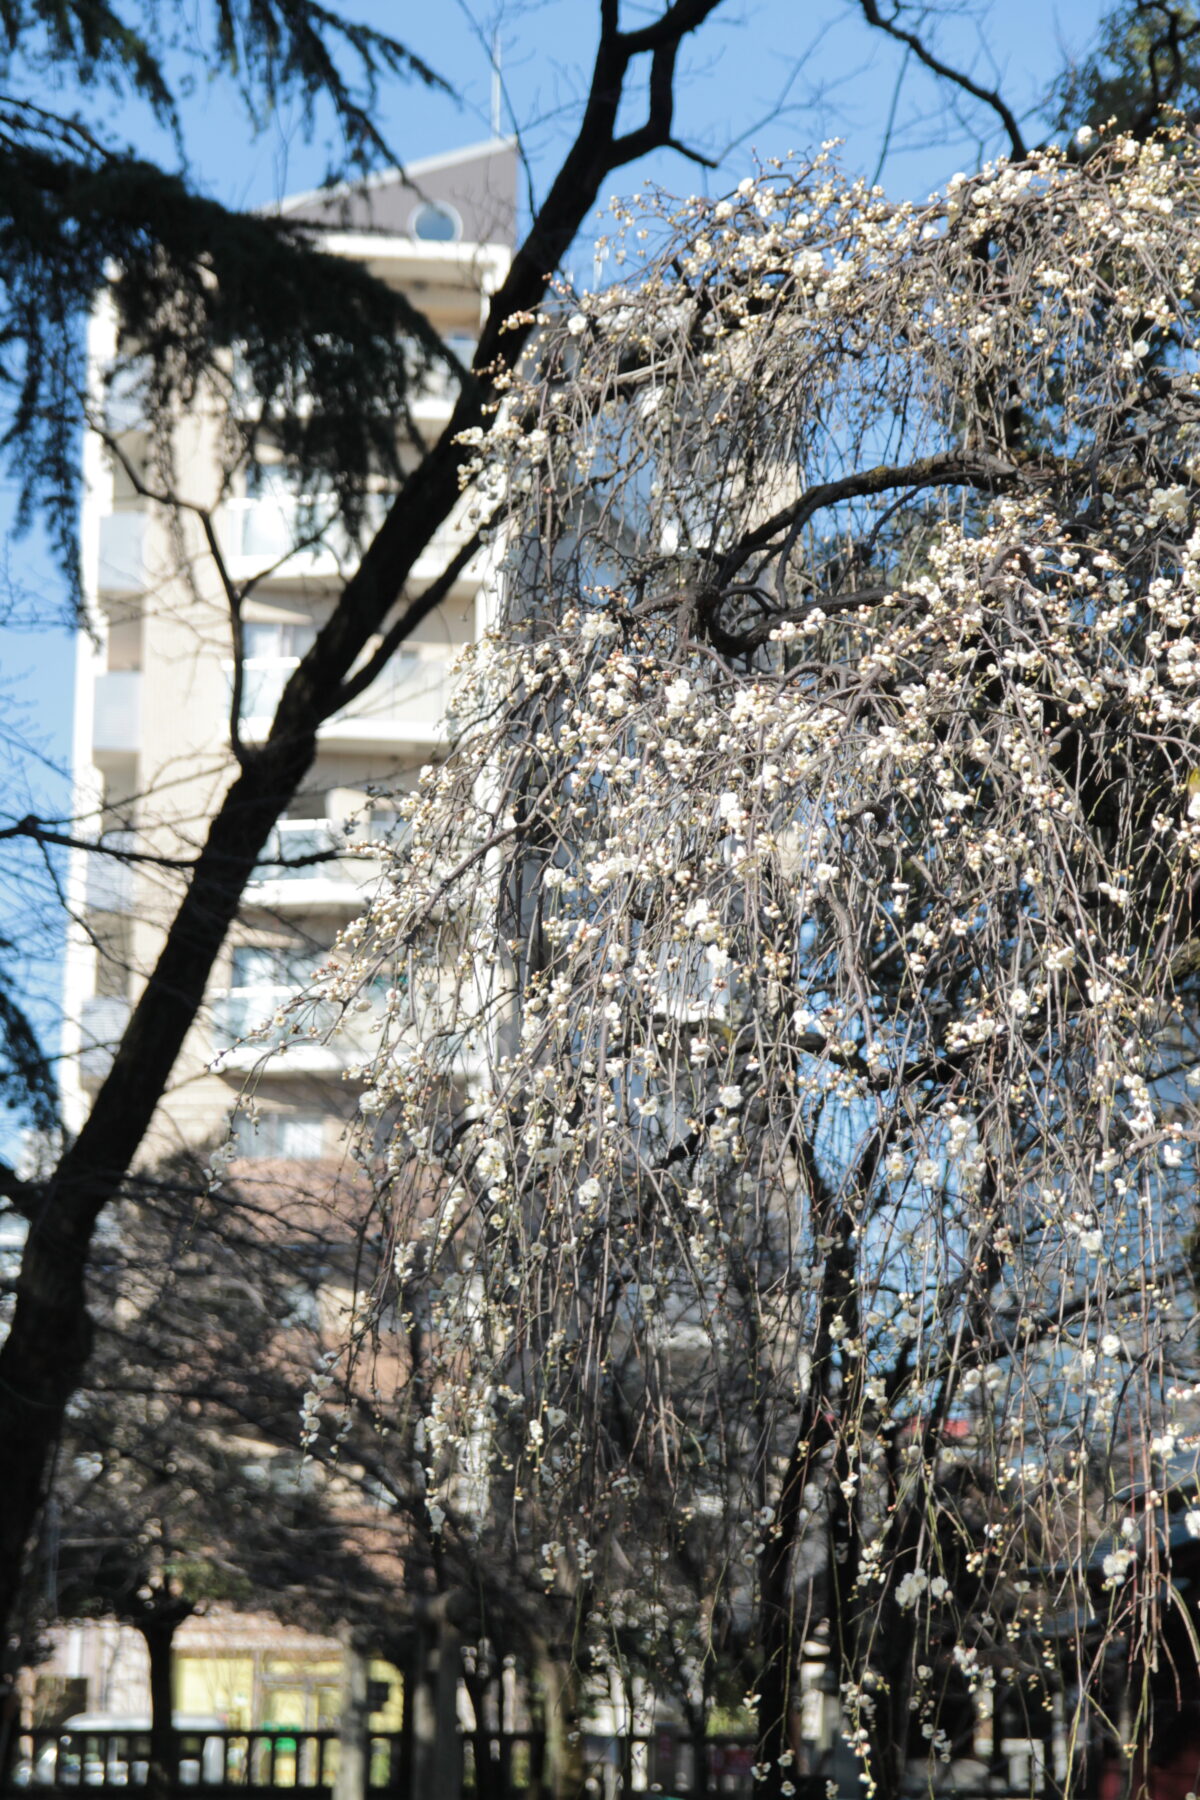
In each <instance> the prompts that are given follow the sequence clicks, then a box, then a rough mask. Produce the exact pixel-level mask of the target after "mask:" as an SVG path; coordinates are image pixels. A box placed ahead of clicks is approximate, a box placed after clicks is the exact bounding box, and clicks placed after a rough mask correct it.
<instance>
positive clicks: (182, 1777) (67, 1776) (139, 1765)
mask: <svg viewBox="0 0 1200 1800" xmlns="http://www.w3.org/2000/svg"><path fill="white" fill-rule="evenodd" d="M175 1740H176V1742H175V1761H176V1768H177V1770H178V1785H179V1787H180V1788H202V1789H214V1788H219V1789H226V1788H230V1789H235V1790H237V1792H239V1793H246V1792H252V1791H254V1790H255V1789H262V1790H270V1791H274V1790H276V1789H278V1788H297V1789H300V1790H302V1791H305V1792H309V1793H322V1794H325V1793H328V1792H329V1790H330V1789H331V1788H332V1786H333V1782H334V1779H335V1777H336V1775H337V1763H338V1734H337V1732H336V1731H301V1730H300V1729H299V1728H298V1727H293V1726H281V1727H273V1728H272V1729H270V1730H265V1729H263V1730H253V1731H250V1730H248V1731H203V1732H199V1731H177V1732H176V1733H175ZM400 1744H401V1735H400V1733H398V1732H390V1733H382V1734H379V1733H374V1732H373V1733H372V1734H371V1738H370V1758H369V1771H368V1784H369V1786H370V1787H371V1788H372V1789H395V1788H396V1787H397V1784H398V1782H399V1779H400V1764H401V1755H400ZM149 1768H150V1735H149V1733H148V1732H130V1731H127V1730H126V1731H79V1730H74V1731H69V1730H66V1729H65V1728H61V1729H59V1730H57V1731H46V1730H37V1731H22V1732H20V1733H19V1734H18V1736H17V1742H16V1745H15V1754H14V1756H13V1759H12V1762H11V1763H10V1767H9V1774H8V1780H7V1783H6V1791H7V1792H13V1791H23V1790H28V1789H37V1790H40V1791H47V1790H54V1791H61V1790H64V1789H68V1788H70V1789H74V1788H80V1787H88V1788H130V1787H134V1788H136V1787H145V1786H146V1784H147V1781H148V1779H149Z"/></svg>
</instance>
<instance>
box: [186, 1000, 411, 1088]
mask: <svg viewBox="0 0 1200 1800" xmlns="http://www.w3.org/2000/svg"><path fill="white" fill-rule="evenodd" d="M296 1000H297V990H296V989H295V987H282V986H274V987H273V986H267V985H256V986H254V987H231V988H226V989H225V990H224V992H223V993H218V994H215V995H214V996H213V1003H212V1018H213V1048H214V1050H215V1051H216V1052H217V1061H218V1066H219V1068H220V1069H221V1070H222V1071H227V1070H235V1069H236V1070H250V1069H253V1070H255V1071H256V1072H257V1073H259V1074H264V1075H297V1074H309V1075H341V1074H343V1073H344V1072H345V1071H346V1070H347V1069H348V1068H352V1067H353V1066H354V1065H355V1064H357V1063H361V1062H363V1061H365V1060H366V1059H367V1058H368V1057H370V1056H372V1055H373V1054H374V1051H375V1047H376V1043H377V1041H378V1040H377V1038H376V1036H375V1034H374V1032H373V1030H372V1023H373V1020H374V1019H375V1018H376V1017H377V1015H376V1014H375V1013H374V1012H373V1011H368V1012H356V1011H354V1010H353V1008H352V1007H351V1008H348V1009H343V1008H342V1007H341V1006H340V1005H339V1004H336V1003H335V1002H333V1001H326V1000H317V1001H301V1002H300V1003H299V1004H297V1005H295V1007H294V1010H291V1011H289V1010H288V1009H289V1007H291V1006H292V1005H293V1003H294V1002H296Z"/></svg>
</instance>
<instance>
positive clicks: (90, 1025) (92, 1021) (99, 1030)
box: [79, 994, 129, 1087]
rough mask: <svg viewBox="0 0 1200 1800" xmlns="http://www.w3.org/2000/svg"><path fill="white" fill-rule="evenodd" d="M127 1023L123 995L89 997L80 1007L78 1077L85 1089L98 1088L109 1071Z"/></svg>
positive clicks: (126, 1003) (127, 1006)
mask: <svg viewBox="0 0 1200 1800" xmlns="http://www.w3.org/2000/svg"><path fill="white" fill-rule="evenodd" d="M128 1023H129V1001H128V1000H127V999H126V998H125V996H124V994H93V995H92V996H91V998H90V999H88V1000H85V1001H84V1003H83V1018H82V1020H81V1021H80V1050H79V1073H80V1076H81V1078H82V1079H83V1081H84V1082H85V1084H86V1085H87V1086H89V1087H99V1085H100V1083H101V1082H102V1081H103V1080H104V1077H105V1076H106V1075H107V1074H108V1071H109V1070H110V1069H111V1068H112V1064H113V1057H114V1056H115V1055H116V1050H117V1045H118V1044H119V1043H120V1041H121V1037H122V1035H123V1033H124V1030H125V1027H126V1025H128Z"/></svg>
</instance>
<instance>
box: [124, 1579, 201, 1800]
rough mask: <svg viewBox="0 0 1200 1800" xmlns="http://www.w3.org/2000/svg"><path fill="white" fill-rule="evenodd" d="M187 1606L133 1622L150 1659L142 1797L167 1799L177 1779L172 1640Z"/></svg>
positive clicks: (173, 1790) (175, 1785) (174, 1787)
mask: <svg viewBox="0 0 1200 1800" xmlns="http://www.w3.org/2000/svg"><path fill="white" fill-rule="evenodd" d="M190 1610H191V1608H190V1607H189V1608H187V1609H186V1610H182V1609H172V1610H171V1611H169V1612H167V1613H166V1614H160V1615H159V1616H157V1617H155V1618H153V1619H140V1620H139V1621H138V1625H137V1629H138V1630H139V1631H140V1632H141V1634H142V1637H143V1639H144V1641H145V1645H146V1654H147V1655H148V1657H149V1659H150V1764H149V1769H148V1772H147V1776H146V1800H171V1796H172V1795H173V1794H174V1792H175V1789H176V1787H177V1785H178V1782H179V1756H178V1740H177V1738H176V1736H175V1653H174V1642H175V1633H176V1631H177V1629H178V1628H179V1626H180V1625H181V1624H182V1623H183V1620H184V1619H185V1618H186V1617H187V1615H188V1612H190ZM132 1760H133V1759H132V1757H131V1758H130V1761H131V1762H132Z"/></svg>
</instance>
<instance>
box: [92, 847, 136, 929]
mask: <svg viewBox="0 0 1200 1800" xmlns="http://www.w3.org/2000/svg"><path fill="white" fill-rule="evenodd" d="M133 847H134V839H133V833H132V831H106V832H105V833H104V836H103V837H102V838H100V839H98V841H97V844H96V848H95V849H94V850H91V851H88V852H87V853H86V854H87V882H86V887H85V897H86V900H87V906H88V910H89V912H106V913H128V912H132V911H133V878H134V869H133V864H132V863H128V862H122V861H121V860H120V857H121V855H122V854H127V853H128V852H129V851H131V850H132V849H133ZM106 851H113V852H115V853H116V854H114V855H105V852H106Z"/></svg>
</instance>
